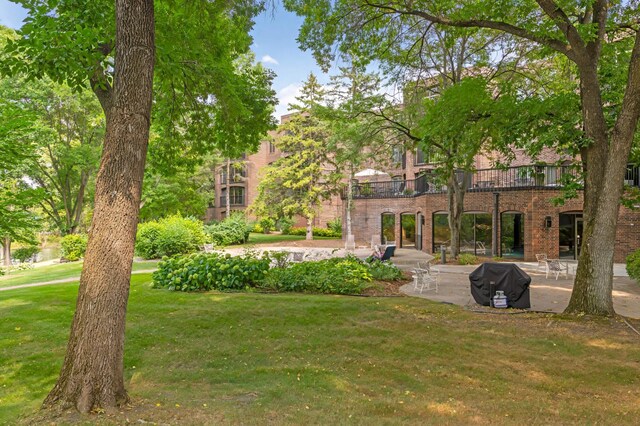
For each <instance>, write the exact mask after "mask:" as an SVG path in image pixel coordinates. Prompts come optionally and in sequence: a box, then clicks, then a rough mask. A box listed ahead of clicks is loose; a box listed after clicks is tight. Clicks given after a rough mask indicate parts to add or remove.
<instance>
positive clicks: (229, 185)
mask: <svg viewBox="0 0 640 426" xmlns="http://www.w3.org/2000/svg"><path fill="white" fill-rule="evenodd" d="M225 201H226V203H227V215H226V217H229V216H231V160H230V159H229V158H227V199H226V200H225Z"/></svg>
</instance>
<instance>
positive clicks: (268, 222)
mask: <svg viewBox="0 0 640 426" xmlns="http://www.w3.org/2000/svg"><path fill="white" fill-rule="evenodd" d="M274 226H276V222H275V221H274V220H273V219H271V218H270V217H265V218H262V219H260V227H262V232H263V233H265V234H268V233H270V232H271V230H272V229H273V227H274Z"/></svg>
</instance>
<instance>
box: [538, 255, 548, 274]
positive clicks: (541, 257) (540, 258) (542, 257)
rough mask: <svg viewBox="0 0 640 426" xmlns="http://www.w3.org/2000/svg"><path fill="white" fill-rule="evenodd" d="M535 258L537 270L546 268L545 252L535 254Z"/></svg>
mask: <svg viewBox="0 0 640 426" xmlns="http://www.w3.org/2000/svg"><path fill="white" fill-rule="evenodd" d="M536 260H537V261H538V270H543V271H546V270H547V254H546V253H540V254H536Z"/></svg>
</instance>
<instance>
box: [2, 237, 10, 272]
mask: <svg viewBox="0 0 640 426" xmlns="http://www.w3.org/2000/svg"><path fill="white" fill-rule="evenodd" d="M2 257H3V258H4V266H11V238H9V237H4V240H3V241H2Z"/></svg>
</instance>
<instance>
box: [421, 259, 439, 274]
mask: <svg viewBox="0 0 640 426" xmlns="http://www.w3.org/2000/svg"><path fill="white" fill-rule="evenodd" d="M418 269H424V270H426V271H428V272H429V274H431V275H433V276H437V275H439V274H440V270H439V269H438V268H436V267H435V266H433V265H432V264H431V260H429V261H427V262H418Z"/></svg>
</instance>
